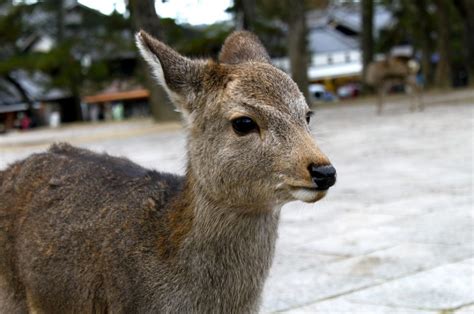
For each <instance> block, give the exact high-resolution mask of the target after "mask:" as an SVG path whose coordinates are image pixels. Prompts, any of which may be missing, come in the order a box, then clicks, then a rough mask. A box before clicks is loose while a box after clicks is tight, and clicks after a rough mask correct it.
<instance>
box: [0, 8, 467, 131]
mask: <svg viewBox="0 0 474 314" xmlns="http://www.w3.org/2000/svg"><path fill="white" fill-rule="evenodd" d="M138 29H145V30H147V31H148V32H150V33H151V34H153V35H154V36H155V37H157V38H159V39H161V40H163V41H164V42H166V43H168V44H169V45H171V46H172V47H174V48H175V49H176V50H178V51H179V52H181V53H182V54H185V55H190V56H196V57H205V58H208V57H211V58H212V57H216V55H217V54H218V52H219V48H220V46H221V44H222V42H223V40H224V39H225V37H226V36H227V35H228V34H229V33H230V32H232V31H233V30H235V29H248V30H250V31H253V32H255V33H256V34H257V35H258V36H259V37H260V38H261V40H262V41H263V43H264V45H265V46H266V47H267V49H268V51H269V53H270V56H271V57H272V59H273V62H274V64H275V65H277V66H278V67H280V68H281V69H283V70H285V71H287V72H289V73H290V74H291V75H292V77H293V78H294V80H295V81H296V82H297V83H298V85H299V86H300V88H301V90H302V91H303V93H304V94H305V95H306V97H307V99H308V101H309V102H310V103H317V104H318V103H325V104H328V105H329V104H330V105H334V106H338V104H340V103H341V101H347V100H353V99H356V98H357V97H359V96H361V95H362V96H363V95H370V94H371V93H372V92H373V89H372V88H367V87H366V86H365V85H364V83H363V79H362V78H363V77H364V73H365V70H366V68H367V65H368V64H369V63H370V62H371V61H373V60H381V59H384V58H388V57H390V56H396V57H400V58H414V59H415V60H417V61H418V64H419V65H420V68H419V71H418V73H417V81H418V83H419V84H421V85H423V87H424V89H425V91H430V90H436V89H451V88H460V87H465V86H468V85H469V84H471V85H472V82H473V81H474V80H473V75H474V74H473V73H474V52H473V51H474V36H472V34H474V1H469V0H418V1H408V0H397V1H383V0H366V1H365V0H364V1H346V0H307V1H302V0H298V1H285V0H279V1H272V0H257V1H250V0H225V1H210V0H195V1H191V0H184V1H177V0H175V1H173V0H168V1H159V0H158V1H154V0H143V1H134V0H115V1H91V0H82V1H81V0H48V1H34V0H23V1H22V0H0V42H1V47H0V132H7V131H9V130H13V129H30V128H35V127H41V126H52V127H55V126H58V125H59V124H61V123H69V122H78V121H107V120H109V121H113V120H123V119H130V118H136V117H146V116H151V117H153V119H155V120H156V121H169V120H176V119H178V116H177V114H176V113H175V112H174V110H173V107H172V105H171V104H170V103H169V101H168V99H167V97H166V96H165V95H164V93H163V91H162V90H161V89H160V88H158V87H156V86H155V85H156V84H154V82H153V81H152V80H151V79H150V77H149V76H148V74H147V71H146V70H145V65H144V64H143V62H142V61H141V59H140V57H139V55H138V53H137V50H136V47H135V44H134V33H135V32H136V31H137V30H138ZM403 91H404V88H403V86H392V87H391V89H390V92H393V93H397V92H403Z"/></svg>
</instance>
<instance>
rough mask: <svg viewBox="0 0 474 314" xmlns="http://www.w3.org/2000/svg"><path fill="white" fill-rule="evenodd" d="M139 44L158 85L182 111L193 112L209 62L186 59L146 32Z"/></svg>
mask: <svg viewBox="0 0 474 314" xmlns="http://www.w3.org/2000/svg"><path fill="white" fill-rule="evenodd" d="M136 42H137V46H138V49H139V50H140V53H141V55H142V56H143V58H144V59H145V61H146V62H147V63H148V64H149V66H150V67H151V70H152V73H153V75H154V76H155V78H156V79H157V81H158V83H160V84H161V85H162V86H163V87H164V88H165V90H166V92H167V93H168V95H169V97H170V98H171V100H172V101H173V102H174V103H175V105H176V106H177V108H178V109H179V110H180V111H187V112H189V111H190V109H191V108H190V106H191V103H192V101H193V98H194V97H195V95H196V94H197V93H198V92H199V91H200V89H201V85H202V84H201V81H202V77H203V75H204V69H205V62H203V61H193V60H190V59H188V58H185V57H183V56H182V55H180V54H179V53H177V52H176V51H174V50H173V49H171V48H170V47H168V46H167V45H165V44H164V43H162V42H161V41H159V40H157V39H155V38H153V37H152V36H151V35H150V34H148V33H147V32H145V31H143V30H141V31H140V32H138V33H137V34H136Z"/></svg>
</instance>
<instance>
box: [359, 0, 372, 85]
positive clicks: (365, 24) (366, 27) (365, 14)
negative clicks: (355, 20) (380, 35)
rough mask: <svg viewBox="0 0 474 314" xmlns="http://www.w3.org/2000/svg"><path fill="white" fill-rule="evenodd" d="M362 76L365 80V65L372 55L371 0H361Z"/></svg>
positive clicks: (366, 65) (370, 60)
mask: <svg viewBox="0 0 474 314" xmlns="http://www.w3.org/2000/svg"><path fill="white" fill-rule="evenodd" d="M361 5H362V10H361V12H362V34H361V46H362V77H363V78H364V80H365V76H366V73H367V67H368V65H369V63H370V62H372V59H373V55H374V38H373V37H374V35H373V25H374V22H373V20H374V2H373V0H362V3H361Z"/></svg>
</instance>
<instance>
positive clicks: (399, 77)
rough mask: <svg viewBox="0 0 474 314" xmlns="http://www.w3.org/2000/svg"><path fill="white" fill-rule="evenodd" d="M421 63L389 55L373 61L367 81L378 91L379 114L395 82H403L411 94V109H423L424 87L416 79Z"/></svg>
mask: <svg viewBox="0 0 474 314" xmlns="http://www.w3.org/2000/svg"><path fill="white" fill-rule="evenodd" d="M419 69H420V66H419V64H418V63H417V62H416V61H415V60H413V59H408V58H402V57H389V58H388V59H386V60H382V61H373V62H371V63H370V64H369V66H368V68H367V74H366V77H365V82H366V83H367V84H368V85H370V86H373V87H374V88H375V89H376V91H377V114H381V113H382V107H383V101H384V97H385V94H386V93H387V91H388V90H389V89H390V88H391V87H392V86H394V85H395V84H402V85H404V88H405V90H406V91H408V93H409V94H410V110H411V111H415V109H417V108H418V110H420V111H422V110H423V108H424V105H423V99H422V87H421V86H420V85H419V84H418V83H417V81H416V73H417V72H418V70H419Z"/></svg>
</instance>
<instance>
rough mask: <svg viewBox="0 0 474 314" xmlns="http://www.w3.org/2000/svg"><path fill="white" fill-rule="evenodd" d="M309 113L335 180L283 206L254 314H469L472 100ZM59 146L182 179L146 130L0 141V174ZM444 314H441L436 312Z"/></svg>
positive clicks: (172, 158)
mask: <svg viewBox="0 0 474 314" xmlns="http://www.w3.org/2000/svg"><path fill="white" fill-rule="evenodd" d="M426 99H427V102H428V107H427V109H426V111H425V112H421V113H413V114H412V113H409V112H408V105H407V104H402V103H392V104H389V105H388V106H387V108H386V111H385V112H384V114H383V115H382V116H380V117H377V116H375V114H374V111H375V110H374V107H373V106H369V105H357V106H341V107H340V108H325V109H320V110H316V115H315V119H314V120H313V122H312V128H313V129H314V133H315V137H316V139H317V141H318V142H319V143H320V146H321V147H322V150H323V151H324V152H325V153H326V154H327V155H328V156H329V157H330V159H331V160H332V162H333V163H334V165H335V166H336V168H337V170H338V182H337V184H336V186H335V187H334V188H333V189H332V190H331V191H330V193H329V195H328V196H327V198H326V199H324V200H323V201H321V202H319V203H317V204H315V205H307V204H303V203H297V202H295V203H291V204H288V205H287V206H285V207H284V208H283V216H282V221H281V225H280V237H279V240H278V243H277V253H276V257H275V263H274V265H273V268H272V270H271V274H270V278H269V280H268V281H267V284H266V287H265V292H264V299H263V306H262V312H275V311H283V312H285V311H286V312H288V313H313V312H322V313H439V312H441V311H448V312H454V313H473V312H474V311H473V310H474V234H473V232H474V213H473V186H472V183H473V182H472V180H473V164H474V159H473V147H474V143H473V138H474V127H473V114H474V91H462V92H455V93H449V94H446V95H437V96H429V97H427V98H426ZM54 141H69V142H72V143H73V144H76V145H79V146H83V147H88V148H90V149H93V150H96V151H107V152H108V153H110V154H114V155H123V156H127V157H129V158H130V159H132V160H134V161H136V162H138V163H140V164H142V165H144V166H147V167H151V168H155V169H159V170H164V171H170V172H180V173H182V172H183V169H184V160H185V155H184V142H185V136H184V134H183V132H182V131H181V130H180V129H179V127H177V126H176V125H167V126H157V125H154V124H152V123H151V122H150V121H135V122H127V123H109V124H99V125H93V126H90V125H89V126H87V127H86V126H84V125H79V126H72V127H65V128H60V129H58V130H40V131H35V132H29V133H12V134H8V135H7V136H0V169H2V168H5V167H6V165H7V164H8V163H11V162H13V161H14V160H17V159H19V158H23V157H25V156H27V155H28V154H30V153H32V152H36V151H42V150H44V149H45V148H46V147H47V146H48V145H49V144H50V143H51V142H54ZM445 313H446V312H445Z"/></svg>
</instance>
